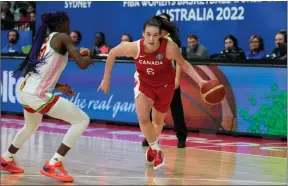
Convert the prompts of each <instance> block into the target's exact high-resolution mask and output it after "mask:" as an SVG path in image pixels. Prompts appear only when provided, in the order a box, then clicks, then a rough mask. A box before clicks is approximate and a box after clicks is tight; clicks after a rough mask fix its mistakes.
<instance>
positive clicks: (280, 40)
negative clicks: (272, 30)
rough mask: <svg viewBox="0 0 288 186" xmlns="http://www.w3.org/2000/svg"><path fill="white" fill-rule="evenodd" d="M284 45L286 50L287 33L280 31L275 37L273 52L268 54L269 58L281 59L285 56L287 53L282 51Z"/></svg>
mask: <svg viewBox="0 0 288 186" xmlns="http://www.w3.org/2000/svg"><path fill="white" fill-rule="evenodd" d="M285 44H286V48H287V31H285V30H281V31H279V32H278V33H277V34H276V36H275V45H276V48H274V49H273V51H272V52H271V54H270V56H271V58H276V57H282V56H284V55H287V52H286V54H285V52H284V50H283V49H282V48H283V47H284V48H285ZM280 46H282V47H280ZM281 49H282V50H283V52H281Z"/></svg>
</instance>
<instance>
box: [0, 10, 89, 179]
mask: <svg viewBox="0 0 288 186" xmlns="http://www.w3.org/2000/svg"><path fill="white" fill-rule="evenodd" d="M41 19H42V24H41V26H40V28H39V30H38V32H37V34H36V37H35V40H34V42H33V45H32V48H31V51H30V53H29V55H28V56H27V57H26V59H25V60H24V61H23V62H22V63H21V64H20V66H19V68H18V69H16V70H15V72H14V75H16V74H18V73H24V77H25V79H24V81H23V83H22V85H21V87H20V90H19V91H20V92H19V95H20V97H21V101H22V104H23V107H24V118H25V124H24V127H23V128H22V129H21V130H20V131H19V132H18V133H17V135H16V136H15V138H14V140H13V142H12V144H11V145H10V147H9V149H8V150H7V151H6V152H5V153H4V154H3V155H2V156H1V166H0V169H1V170H4V171H8V172H11V173H23V172H24V170H23V169H22V168H21V167H20V166H18V164H17V163H16V161H15V159H14V158H15V155H16V153H17V151H18V150H19V149H20V148H21V147H22V146H23V144H24V142H25V141H26V140H27V139H28V138H30V137H31V135H32V133H33V132H34V131H36V130H37V129H38V127H39V126H40V123H41V120H42V117H43V114H47V115H49V116H51V117H53V118H57V119H61V120H64V121H66V122H69V123H70V124H71V127H70V129H69V130H68V132H67V133H66V135H65V137H64V139H63V141H62V144H61V145H60V147H59V148H58V150H57V152H56V153H55V154H54V156H53V157H52V158H51V160H50V161H49V162H48V161H47V162H46V163H45V165H44V166H43V167H42V169H41V170H40V172H41V173H42V174H43V175H45V176H48V177H51V178H54V179H57V180H61V181H68V182H72V181H74V178H73V177H72V176H70V175H68V173H67V171H66V170H65V169H64V166H63V163H62V161H63V159H64V156H65V155H66V153H67V152H68V151H69V150H70V148H71V147H72V145H73V144H74V143H75V142H76V141H77V140H78V139H79V137H80V136H81V135H82V133H83V132H84V131H85V129H86V128H87V126H88V124H89V122H90V119H89V117H88V116H87V114H86V113H84V112H83V111H82V110H81V109H80V108H78V107H77V106H76V105H74V104H73V103H71V102H69V101H68V100H66V99H64V98H62V97H59V96H56V95H53V94H52V90H53V89H54V88H56V90H58V91H59V92H62V93H63V94H67V95H72V96H73V95H74V92H73V90H72V89H71V88H70V87H69V86H67V85H61V84H59V83H58V79H59V77H60V75H61V73H62V71H63V70H64V68H65V66H66V64H67V62H68V53H69V54H70V56H71V57H72V58H73V59H74V60H75V61H76V64H77V65H78V66H79V68H81V69H86V68H87V67H88V66H89V65H91V64H92V65H93V61H92V60H91V58H90V57H88V56H87V57H82V56H81V55H80V53H79V52H78V51H77V49H76V48H75V46H74V44H73V42H72V40H71V39H70V37H69V36H68V34H67V33H68V32H69V18H68V16H67V15H66V13H65V12H54V13H46V14H43V15H42V17H41ZM48 28H49V31H50V32H51V33H50V34H49V35H48V37H46V32H47V29H48Z"/></svg>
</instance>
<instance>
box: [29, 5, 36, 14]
mask: <svg viewBox="0 0 288 186" xmlns="http://www.w3.org/2000/svg"><path fill="white" fill-rule="evenodd" d="M35 10H36V9H35V4H34V3H30V4H29V5H28V7H27V12H28V13H31V12H35Z"/></svg>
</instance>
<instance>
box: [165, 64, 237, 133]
mask: <svg viewBox="0 0 288 186" xmlns="http://www.w3.org/2000/svg"><path fill="white" fill-rule="evenodd" d="M199 67H200V66H199ZM199 67H198V66H195V70H196V71H197V73H198V74H199V75H200V76H201V78H202V79H204V80H206V81H210V80H211V79H210V78H209V76H208V74H207V72H205V71H203V69H204V68H203V67H205V68H207V69H209V71H211V72H213V74H215V76H216V78H217V81H218V82H220V84H222V85H224V87H225V96H226V98H227V101H228V107H229V108H230V109H231V111H232V113H233V115H231V118H235V117H236V116H237V112H236V101H235V97H234V93H233V90H232V88H231V86H230V83H229V82H228V80H227V78H226V77H225V75H224V74H223V72H222V71H221V70H220V69H219V68H218V67H217V66H202V68H203V69H201V68H199ZM180 86H181V100H182V105H183V109H184V117H185V123H186V126H187V127H190V128H194V129H216V130H219V129H220V128H221V127H223V128H224V129H225V130H229V131H234V130H236V129H237V120H233V121H232V120H231V118H230V117H229V118H226V117H223V112H224V111H223V110H225V108H224V107H223V106H222V104H209V103H207V102H206V101H204V100H203V98H201V92H200V87H199V86H198V85H197V83H196V82H195V81H193V80H192V79H191V78H190V77H189V76H188V75H187V74H185V73H182V74H181V78H180ZM230 120H231V122H230ZM225 121H229V122H225ZM165 124H166V125H167V126H173V125H174V122H173V118H172V113H171V111H170V110H169V111H168V113H167V114H166V117H165Z"/></svg>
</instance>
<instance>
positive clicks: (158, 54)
mask: <svg viewBox="0 0 288 186" xmlns="http://www.w3.org/2000/svg"><path fill="white" fill-rule="evenodd" d="M160 43H161V44H160V47H159V48H158V49H157V50H156V51H155V52H154V53H146V52H145V51H144V38H142V39H140V40H138V43H137V46H138V55H137V58H135V60H134V62H135V65H136V73H135V79H136V80H140V82H141V81H142V82H144V83H147V84H148V85H150V86H151V87H161V86H166V85H167V84H174V83H175V76H176V72H175V68H174V66H173V64H172V61H171V60H169V59H167V58H166V46H167V43H168V39H167V38H161V39H160Z"/></svg>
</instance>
